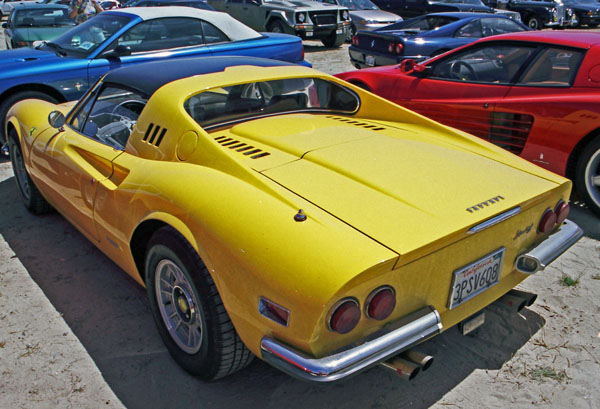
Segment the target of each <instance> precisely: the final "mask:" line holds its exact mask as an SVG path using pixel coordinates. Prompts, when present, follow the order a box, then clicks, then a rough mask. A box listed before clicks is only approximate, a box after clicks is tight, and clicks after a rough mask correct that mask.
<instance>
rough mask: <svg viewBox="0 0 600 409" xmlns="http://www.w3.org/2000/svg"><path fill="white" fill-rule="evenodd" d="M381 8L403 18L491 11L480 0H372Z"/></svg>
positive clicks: (491, 11)
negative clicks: (454, 12)
mask: <svg viewBox="0 0 600 409" xmlns="http://www.w3.org/2000/svg"><path fill="white" fill-rule="evenodd" d="M373 2H374V3H375V4H377V5H378V6H379V7H380V8H381V9H382V10H385V11H390V12H392V13H396V14H398V15H400V16H402V17H403V18H405V19H406V18H411V17H416V16H421V15H423V14H430V13H441V12H453V11H459V12H460V11H463V12H470V13H493V12H494V10H493V9H492V8H491V7H488V6H486V5H485V4H483V3H482V2H481V0H373Z"/></svg>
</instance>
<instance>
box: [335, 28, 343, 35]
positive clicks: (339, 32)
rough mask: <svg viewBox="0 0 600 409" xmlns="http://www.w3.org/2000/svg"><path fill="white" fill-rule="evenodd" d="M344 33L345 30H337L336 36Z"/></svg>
mask: <svg viewBox="0 0 600 409" xmlns="http://www.w3.org/2000/svg"><path fill="white" fill-rule="evenodd" d="M343 32H344V30H342V29H341V28H339V29H337V30H335V33H336V34H342V33H343Z"/></svg>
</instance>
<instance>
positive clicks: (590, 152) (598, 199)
mask: <svg viewBox="0 0 600 409" xmlns="http://www.w3.org/2000/svg"><path fill="white" fill-rule="evenodd" d="M594 179H595V180H596V182H594ZM575 188H576V189H577V193H578V194H579V196H581V198H583V200H584V201H585V203H586V204H587V205H588V207H589V208H590V210H591V211H593V212H594V213H596V214H597V215H599V216H600V137H596V139H594V140H593V141H592V142H590V143H589V144H588V145H587V146H586V147H585V149H584V150H583V152H582V153H581V155H580V156H579V159H578V160H577V170H576V173H575Z"/></svg>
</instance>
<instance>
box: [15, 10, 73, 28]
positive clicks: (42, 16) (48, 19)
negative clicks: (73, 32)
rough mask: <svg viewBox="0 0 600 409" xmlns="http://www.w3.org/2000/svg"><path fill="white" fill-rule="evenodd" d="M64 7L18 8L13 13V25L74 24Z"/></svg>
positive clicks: (61, 25)
mask: <svg viewBox="0 0 600 409" xmlns="http://www.w3.org/2000/svg"><path fill="white" fill-rule="evenodd" d="M68 13H69V11H68V9H66V8H58V9H57V8H33V9H18V10H16V11H15V14H14V15H13V19H12V21H13V25H14V26H15V27H16V28H20V27H64V26H74V25H75V22H74V21H73V20H71V19H70V18H69V14H68Z"/></svg>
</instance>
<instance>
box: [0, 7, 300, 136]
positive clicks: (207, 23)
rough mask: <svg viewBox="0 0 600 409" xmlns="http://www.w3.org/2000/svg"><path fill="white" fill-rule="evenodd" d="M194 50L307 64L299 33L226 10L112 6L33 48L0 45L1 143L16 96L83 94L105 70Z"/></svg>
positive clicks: (54, 99)
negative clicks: (260, 25)
mask: <svg viewBox="0 0 600 409" xmlns="http://www.w3.org/2000/svg"><path fill="white" fill-rule="evenodd" d="M199 55H206V56H209V55H242V56H252V57H268V58H274V59H278V60H283V61H288V62H293V63H297V64H303V65H308V66H310V64H309V63H307V62H306V61H304V50H303V47H302V40H301V39H300V38H298V37H294V36H291V35H287V34H275V33H257V32H256V31H254V30H252V29H251V28H249V27H247V26H245V25H244V24H242V23H240V22H239V21H237V20H235V19H234V18H232V17H231V16H229V15H228V14H225V13H219V12H215V11H207V10H199V9H194V8H190V7H141V8H128V9H123V10H111V11H105V12H103V13H100V14H99V15H97V16H96V17H94V18H92V19H90V20H88V21H86V22H85V23H83V24H80V25H79V26H77V27H74V28H72V29H71V30H69V31H67V32H65V33H64V34H62V35H61V36H59V37H57V38H56V39H54V40H53V41H52V42H46V43H45V44H44V45H42V46H40V47H38V48H37V49H31V48H21V49H16V50H8V51H2V52H0V67H2V68H1V69H0V146H2V145H3V144H4V143H5V141H6V138H5V135H4V133H5V126H4V125H5V124H4V122H5V117H6V113H7V112H8V110H9V108H10V107H11V106H12V105H14V104H15V103H16V102H18V101H21V100H23V99H28V98H38V99H43V100H47V101H50V102H65V101H70V100H74V99H78V98H79V97H81V96H82V95H83V94H84V92H85V91H86V90H87V89H88V88H89V87H90V85H91V84H93V83H94V82H95V81H96V80H97V79H98V78H99V77H100V76H102V75H103V74H104V73H106V72H107V71H109V70H111V69H114V68H117V67H121V66H124V65H128V64H136V63H141V62H145V61H153V60H158V59H165V58H179V57H191V56H199Z"/></svg>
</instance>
